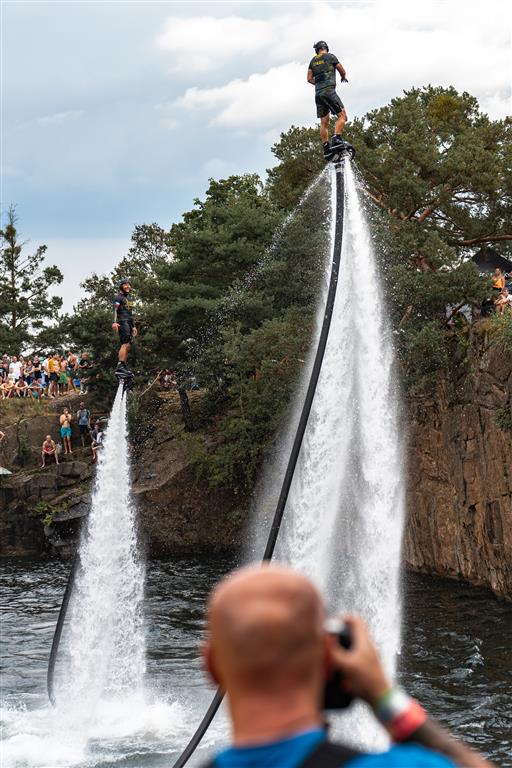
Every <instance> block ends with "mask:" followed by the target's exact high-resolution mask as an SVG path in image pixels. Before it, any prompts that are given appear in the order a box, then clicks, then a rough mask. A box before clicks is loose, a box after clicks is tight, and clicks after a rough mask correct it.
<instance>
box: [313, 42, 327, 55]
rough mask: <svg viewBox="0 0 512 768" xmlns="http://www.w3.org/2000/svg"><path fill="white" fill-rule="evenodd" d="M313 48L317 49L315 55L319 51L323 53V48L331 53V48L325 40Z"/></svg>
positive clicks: (315, 44)
mask: <svg viewBox="0 0 512 768" xmlns="http://www.w3.org/2000/svg"><path fill="white" fill-rule="evenodd" d="M313 48H314V49H315V53H318V51H321V50H322V48H325V50H326V51H327V53H329V46H328V45H327V43H326V42H325V40H319V41H318V43H314V44H313Z"/></svg>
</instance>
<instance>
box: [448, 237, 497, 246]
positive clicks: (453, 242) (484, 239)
mask: <svg viewBox="0 0 512 768" xmlns="http://www.w3.org/2000/svg"><path fill="white" fill-rule="evenodd" d="M505 240H512V235H482V236H481V237H472V238H470V239H469V240H449V241H448V243H449V244H450V245H478V243H502V242H504V241H505Z"/></svg>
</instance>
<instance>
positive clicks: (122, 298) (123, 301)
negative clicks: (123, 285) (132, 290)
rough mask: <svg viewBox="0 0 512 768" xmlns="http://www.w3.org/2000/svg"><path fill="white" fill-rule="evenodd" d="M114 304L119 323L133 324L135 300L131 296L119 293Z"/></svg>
mask: <svg viewBox="0 0 512 768" xmlns="http://www.w3.org/2000/svg"><path fill="white" fill-rule="evenodd" d="M113 304H114V309H117V319H118V322H122V321H123V320H124V321H128V322H129V323H133V313H132V307H133V299H132V297H131V296H130V294H126V293H118V294H117V296H115V297H114V301H113Z"/></svg>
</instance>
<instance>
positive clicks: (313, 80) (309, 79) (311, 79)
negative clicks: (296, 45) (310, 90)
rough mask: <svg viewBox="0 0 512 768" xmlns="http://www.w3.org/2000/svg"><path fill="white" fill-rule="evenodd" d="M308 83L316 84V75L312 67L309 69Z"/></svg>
mask: <svg viewBox="0 0 512 768" xmlns="http://www.w3.org/2000/svg"><path fill="white" fill-rule="evenodd" d="M308 83H311V85H314V84H315V76H314V75H313V70H312V69H308Z"/></svg>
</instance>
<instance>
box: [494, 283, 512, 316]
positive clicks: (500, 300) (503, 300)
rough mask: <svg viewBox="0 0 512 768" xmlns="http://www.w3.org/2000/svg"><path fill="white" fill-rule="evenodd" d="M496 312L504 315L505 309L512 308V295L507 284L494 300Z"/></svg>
mask: <svg viewBox="0 0 512 768" xmlns="http://www.w3.org/2000/svg"><path fill="white" fill-rule="evenodd" d="M494 305H495V307H496V312H498V314H500V315H503V314H504V312H505V311H507V310H509V309H512V296H511V295H510V292H509V290H508V288H507V287H506V286H505V287H504V288H502V289H501V291H500V293H499V296H498V297H497V298H496V299H495V300H494Z"/></svg>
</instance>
